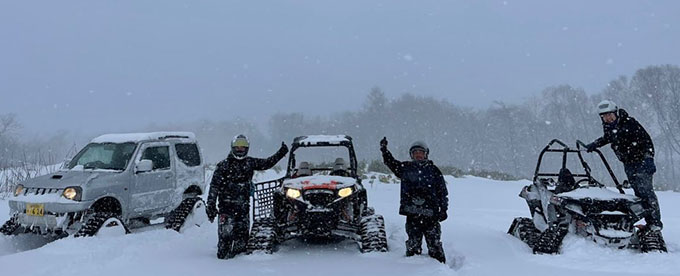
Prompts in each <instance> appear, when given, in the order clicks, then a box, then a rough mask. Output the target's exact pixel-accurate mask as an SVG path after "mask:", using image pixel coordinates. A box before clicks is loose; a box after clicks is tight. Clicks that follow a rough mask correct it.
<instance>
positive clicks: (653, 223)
mask: <svg viewBox="0 0 680 276" xmlns="http://www.w3.org/2000/svg"><path fill="white" fill-rule="evenodd" d="M598 112H599V114H600V119H601V120H602V128H603V130H604V136H602V137H600V138H598V139H597V140H595V141H594V142H592V143H590V144H588V145H586V149H587V151H588V152H592V151H593V150H595V149H597V148H599V147H602V146H604V145H607V144H611V147H612V150H614V153H615V154H616V157H617V158H618V159H619V161H621V162H622V163H623V167H624V170H625V172H626V176H628V181H629V182H630V185H631V186H632V188H633V190H634V191H635V195H636V196H637V197H639V198H641V199H642V203H643V207H645V209H647V210H649V213H648V214H647V216H646V217H645V221H646V222H647V225H646V228H647V229H648V230H650V231H661V229H662V228H663V224H662V223H661V210H660V209H659V200H658V199H657V197H656V194H655V193H654V186H653V184H652V177H653V175H654V173H655V172H656V165H655V164H654V144H653V143H652V138H651V137H650V136H649V133H647V131H645V129H644V128H643V127H642V125H640V123H638V121H637V120H635V119H634V118H633V117H630V116H628V112H626V111H625V110H624V109H621V108H619V107H618V106H617V105H616V104H615V103H614V102H612V101H609V100H605V101H602V102H600V104H598Z"/></svg>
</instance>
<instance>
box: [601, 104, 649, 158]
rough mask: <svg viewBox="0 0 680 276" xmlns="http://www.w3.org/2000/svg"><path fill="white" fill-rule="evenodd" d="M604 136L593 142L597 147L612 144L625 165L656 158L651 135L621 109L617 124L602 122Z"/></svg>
mask: <svg viewBox="0 0 680 276" xmlns="http://www.w3.org/2000/svg"><path fill="white" fill-rule="evenodd" d="M602 128H603V130H604V136H602V137H600V138H598V139H597V140H595V142H593V143H594V144H595V146H596V147H598V148H599V147H602V146H604V145H606V144H610V143H611V144H612V150H614V153H616V157H617V158H618V159H619V160H620V161H621V162H623V164H635V163H640V162H642V161H643V160H644V159H645V158H653V157H654V143H652V138H651V137H650V136H649V133H647V131H646V130H645V129H644V128H643V127H642V125H640V123H638V121H637V120H635V118H633V117H629V116H628V112H626V111H625V110H623V109H619V113H618V116H617V120H616V122H614V123H613V124H606V123H604V122H602Z"/></svg>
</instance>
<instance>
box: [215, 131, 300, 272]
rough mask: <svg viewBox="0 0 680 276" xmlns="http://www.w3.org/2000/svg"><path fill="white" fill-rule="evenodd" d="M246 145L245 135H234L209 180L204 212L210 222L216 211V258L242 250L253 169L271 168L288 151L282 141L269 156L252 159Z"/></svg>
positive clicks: (232, 255)
mask: <svg viewBox="0 0 680 276" xmlns="http://www.w3.org/2000/svg"><path fill="white" fill-rule="evenodd" d="M249 147H250V143H249V142H248V139H247V138H246V136H244V135H238V136H236V137H235V138H234V140H233V141H232V142H231V152H230V153H229V156H228V157H227V158H226V159H225V160H222V161H221V162H219V163H218V164H217V168H216V169H215V173H214V174H213V177H212V181H211V182H210V191H209V194H208V202H207V207H206V212H207V215H208V219H209V220H210V222H213V221H214V220H215V217H217V215H218V214H219V220H218V224H219V225H218V237H219V241H218V244H217V258H220V259H224V258H233V257H234V256H236V255H237V254H239V253H242V252H244V251H245V249H246V245H247V242H248V231H249V229H250V196H251V195H252V192H253V187H252V178H253V174H254V171H256V170H267V169H269V168H271V167H273V166H274V165H276V163H277V162H279V160H281V159H282V158H283V157H284V156H285V155H286V153H288V147H287V146H286V144H285V143H283V142H282V143H281V148H280V149H279V150H278V151H277V152H276V153H275V154H274V155H272V156H271V157H269V158H266V159H260V158H253V157H250V156H248V148H249ZM218 203H219V204H218ZM216 205H219V206H216ZM217 207H219V209H218V208H217Z"/></svg>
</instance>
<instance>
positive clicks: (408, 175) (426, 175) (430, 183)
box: [383, 151, 449, 218]
mask: <svg viewBox="0 0 680 276" xmlns="http://www.w3.org/2000/svg"><path fill="white" fill-rule="evenodd" d="M383 162H385V165H387V167H388V168H390V170H391V171H392V172H393V173H394V175H396V176H397V177H398V178H400V179H401V196H400V201H399V214H400V215H404V216H412V215H420V216H429V217H435V218H438V217H440V215H442V214H444V213H446V211H447V210H448V207H449V197H448V196H449V192H448V190H447V189H446V181H444V176H443V175H442V172H441V171H440V170H439V168H437V166H435V165H434V163H433V162H432V161H431V160H425V161H406V162H401V161H398V160H396V159H394V157H393V156H392V154H391V153H390V152H389V151H386V152H384V153H383Z"/></svg>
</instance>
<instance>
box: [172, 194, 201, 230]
mask: <svg viewBox="0 0 680 276" xmlns="http://www.w3.org/2000/svg"><path fill="white" fill-rule="evenodd" d="M206 221H208V216H207V214H206V212H205V202H203V199H201V198H199V197H191V198H186V199H184V200H182V203H180V204H179V206H178V207H177V208H176V209H175V210H174V211H172V212H171V213H170V214H169V215H168V217H167V218H166V221H165V228H167V229H172V230H175V231H177V232H180V233H182V232H184V230H186V229H187V228H189V227H193V226H196V227H201V225H203V224H204V223H205V222H206Z"/></svg>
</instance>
